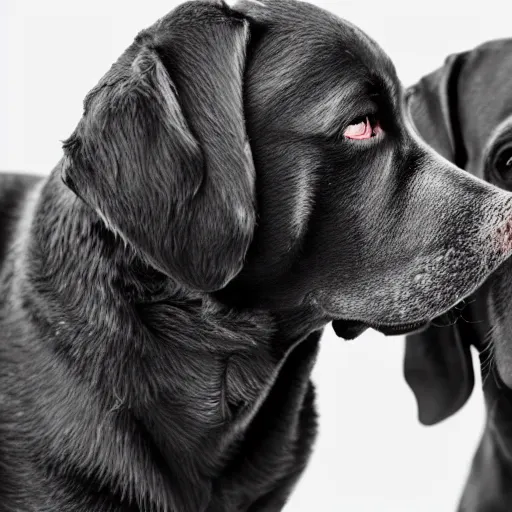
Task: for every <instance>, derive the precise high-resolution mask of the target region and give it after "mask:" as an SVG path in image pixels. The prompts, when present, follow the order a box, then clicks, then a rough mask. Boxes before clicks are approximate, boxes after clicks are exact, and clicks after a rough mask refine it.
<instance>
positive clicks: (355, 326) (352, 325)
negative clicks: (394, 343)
mask: <svg viewBox="0 0 512 512" xmlns="http://www.w3.org/2000/svg"><path fill="white" fill-rule="evenodd" d="M428 324H429V322H414V323H409V324H401V325H378V324H367V323H364V322H354V321H345V320H333V322H332V326H333V329H334V332H335V333H336V334H337V335H338V336H339V337H340V338H344V339H346V340H352V339H354V338H357V337H358V336H359V335H360V334H362V333H363V332H364V331H365V329H367V328H368V327H371V328H372V329H375V330H376V331H379V332H381V333H382V334H385V335H386V336H399V335H401V334H409V333H412V332H415V331H419V330H422V329H424V328H425V327H427V325H428Z"/></svg>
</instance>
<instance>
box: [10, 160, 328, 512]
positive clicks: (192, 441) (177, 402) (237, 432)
mask: <svg viewBox="0 0 512 512" xmlns="http://www.w3.org/2000/svg"><path fill="white" fill-rule="evenodd" d="M31 230H32V232H31V235H32V236H31V237H30V245H27V246H26V247H25V248H24V251H25V253H24V254H23V255H22V256H23V258H25V263H26V268H27V269H28V270H27V272H26V275H25V276H24V281H23V286H22V287H21V288H20V290H19V293H20V294H21V295H22V297H21V300H22V302H24V303H25V305H26V306H27V305H28V307H27V310H30V314H31V315H32V317H33V318H37V324H38V326H41V329H42V330H43V339H42V340H37V343H40V342H42V347H40V348H38V349H37V351H38V352H45V353H46V352H47V351H50V353H52V354H53V355H54V356H56V357H55V359H56V362H55V364H54V365H53V367H52V368H49V369H48V370H47V371H49V372H52V371H56V372H57V371H58V372H61V374H62V372H64V373H65V374H67V375H68V377H70V378H72V379H73V380H76V381H78V383H79V385H80V388H81V389H83V390H85V394H84V396H83V397H80V396H79V397H76V400H75V401H74V402H73V405H72V407H73V408H74V409H75V411H74V415H75V417H80V418H81V424H80V434H78V432H77V433H76V438H78V439H81V440H83V442H84V445H83V446H78V447H77V446H76V445H72V444H71V443H69V446H68V445H67V444H66V443H67V441H66V440H64V441H62V442H61V444H60V445H59V450H60V451H61V452H62V453H60V454H59V457H64V458H65V459H66V460H67V461H68V464H71V465H72V466H73V467H77V468H78V469H80V467H81V465H83V464H84V462H83V461H84V460H86V458H87V464H89V465H91V467H94V468H95V471H96V472H97V473H98V474H102V475H108V478H109V479H110V480H112V482H113V483H112V485H114V486H118V487H119V486H128V488H127V489H126V488H123V493H125V494H126V493H128V494H127V495H132V494H133V493H135V494H134V495H136V496H137V501H140V500H144V499H150V500H152V501H153V500H157V501H158V500H159V501H162V500H163V502H168V503H171V502H173V503H176V504H177V505H176V509H177V510H184V511H185V510H200V509H201V508H200V504H201V506H202V504H203V503H204V501H205V500H208V499H210V498H209V497H208V496H210V494H211V485H212V482H213V480H214V479H215V476H216V475H217V474H218V473H219V471H220V468H221V467H222V465H223V464H225V462H226V458H229V454H231V453H232V450H233V447H234V446H236V445H237V443H239V442H240V440H241V439H243V437H244V432H245V430H246V429H247V427H248V425H249V424H250V423H251V421H252V419H253V418H254V415H255V414H257V412H258V410H259V408H260V406H261V404H262V403H263V401H264V400H265V398H266V397H267V396H268V393H269V392H270V390H271V389H272V386H273V384H274V383H275V381H276V379H277V378H278V375H279V372H280V369H281V368H282V366H283V364H284V363H285V361H286V358H287V355H288V354H289V353H290V350H291V349H292V348H293V347H295V346H297V345H298V343H299V342H300V341H301V340H302V339H304V338H306V337H307V335H309V334H310V333H311V332H312V329H310V330H309V331H305V332H302V333H299V332H293V329H290V332H286V331H285V330H284V327H285V326H287V328H291V327H292V326H293V324H294V319H296V318H297V316H298V313H297V312H294V313H289V314H288V313H286V314H271V313H270V312H264V311H259V312H257V311H250V312H243V311H234V310H233V309H227V308H225V307H223V305H222V304H219V303H217V302H216V301H214V300H212V299H211V298H210V297H209V296H206V295H205V296H201V295H199V294H192V293H188V292H186V291H185V290H183V288H181V287H180V286H178V285H177V284H176V283H174V282H172V280H170V279H169V278H168V277H166V276H163V275H162V274H160V273H158V272H156V271H155V270H153V269H151V268H150V267H148V266H147V265H145V264H144V263H143V262H142V260H141V259H139V258H138V257H137V256H136V254H134V252H133V251H132V250H131V248H130V247H129V246H126V245H125V244H124V243H123V241H122V240H120V239H119V238H117V237H116V236H115V235H114V234H112V233H111V232H110V231H108V230H107V229H106V227H105V226H104V224H103V222H102V221H101V219H100V218H99V216H98V215H97V214H96V213H95V212H93V211H92V210H91V209H90V208H89V207H88V206H87V205H85V204H84V203H83V202H82V201H81V200H80V199H78V198H77V197H76V196H75V195H74V194H73V193H72V192H71V191H69V190H68V189H67V188H66V187H65V186H64V184H63V183H62V182H61V180H60V178H59V176H58V169H56V170H55V171H54V172H53V174H52V176H51V177H50V178H49V180H48V181H47V182H46V183H45V184H44V187H43V188H42V190H41V193H40V197H39V201H38V204H37V206H36V210H35V214H34V217H33V221H32V227H31ZM299 324H300V322H297V325H299ZM301 325H303V324H301ZM313 341H314V343H313V345H311V349H309V348H308V350H307V356H304V358H305V360H304V363H303V364H302V363H301V366H304V368H302V369H301V370H300V371H301V372H302V375H301V379H300V381H301V382H303V383H306V382H307V381H308V378H309V372H310V371H311V364H312V363H311V361H312V360H314V354H315V353H316V348H315V347H316V342H317V341H318V335H315V339H314V340H313ZM288 371H290V370H288ZM304 372H305V373H304ZM47 379H48V382H55V383H57V382H58V381H59V379H58V378H57V377H55V378H52V376H51V375H49V376H48V377H47ZM297 389H302V391H300V393H299V395H297V396H299V397H300V396H303V394H304V393H305V388H304V385H303V384H302V385H301V387H300V388H297V386H296V385H295V390H297ZM59 393H60V391H59V390H57V389H56V390H55V407H56V408H58V407H59V397H58V396H59ZM296 394H297V391H296V392H295V395H296ZM279 396H281V395H279ZM93 397H96V398H93ZM281 400H282V401H283V402H284V401H286V400H287V396H286V393H285V394H283V396H282V397H281V398H279V401H281ZM68 406H69V404H68ZM40 413H41V414H42V415H43V416H44V415H45V414H47V413H46V412H45V411H42V412H40ZM54 414H59V411H58V410H56V411H54ZM98 417H100V418H101V422H102V424H104V425H108V427H106V428H104V429H103V432H104V434H103V437H102V438H101V439H99V438H97V436H96V429H97V422H98ZM42 421H43V420H42ZM119 425H122V428H120V427H119ZM61 428H62V429H68V430H69V429H71V430H73V429H75V428H77V426H76V425H75V424H73V423H71V424H69V425H68V424H65V425H61ZM290 428H296V427H295V424H294V423H291V424H290ZM127 430H128V431H129V432H130V435H128V436H127V435H126V431H127ZM72 438H73V436H69V439H72ZM47 441H48V444H51V440H47ZM63 453H64V455H63ZM105 453H107V454H108V456H105ZM89 458H90V459H91V460H89ZM121 459H122V460H128V461H130V464H134V465H138V466H139V467H138V469H136V470H135V471H134V472H133V473H134V474H137V473H138V474H147V475H148V478H147V480H146V481H145V482H143V483H140V482H139V483H138V484H137V485H138V487H137V486H136V485H135V483H134V482H127V479H126V474H125V473H126V471H130V470H129V469H128V468H127V467H125V465H124V464H125V462H122V461H121ZM169 475H172V477H173V478H176V480H177V481H176V483H175V485H173V486H172V490H169V489H170V487H169ZM136 487H137V488H136ZM190 488H195V489H196V495H195V497H191V496H189V495H188V496H182V497H181V498H180V491H178V490H177V489H190ZM164 490H167V491H168V492H169V495H162V494H161V493H162V492H164ZM167 491H165V492H167ZM155 493H156V494H158V493H160V494H159V495H158V496H156V494H155ZM164 494H165V493H164ZM191 506H192V508H190V507H191ZM194 507H195V508H194Z"/></svg>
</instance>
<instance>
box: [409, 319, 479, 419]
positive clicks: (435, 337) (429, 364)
mask: <svg viewBox="0 0 512 512" xmlns="http://www.w3.org/2000/svg"><path fill="white" fill-rule="evenodd" d="M450 313H451V312H449V313H447V314H445V315H443V316H441V317H439V318H437V319H435V320H434V321H433V322H432V324H431V325H430V327H428V328H427V329H426V330H424V331H423V332H419V333H415V334H411V335H409V336H406V341H405V359H404V375H405V380H406V381H407V384H408V385H409V387H410V388H411V389H412V391H413V392H414V396H415V397H416V402H417V404H418V415H419V420H420V422H421V423H423V425H434V424H436V423H439V422H440V421H442V420H444V419H446V418H448V417H449V416H451V415H452V414H454V413H455V412H457V411H458V410H459V409H460V408H461V407H462V406H463V405H464V404H465V403H466V401H467V400H468V398H469V397H470V396H471V392H472V391H473V386H474V384H475V376H474V372H473V363H472V359H471V350H470V347H471V344H472V343H473V337H474V334H473V332H472V327H471V324H470V323H468V322H466V321H465V320H464V319H463V318H460V319H459V320H458V321H457V322H454V321H453V318H452V319H451V320H450V317H453V314H450Z"/></svg>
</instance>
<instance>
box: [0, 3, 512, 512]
mask: <svg viewBox="0 0 512 512" xmlns="http://www.w3.org/2000/svg"><path fill="white" fill-rule="evenodd" d="M0 191H1V192H0V197H1V200H0V211H1V215H2V222H1V238H0V240H1V244H0V247H1V251H2V265H1V279H0V339H1V343H0V361H1V363H0V372H1V373H0V391H1V400H0V507H1V509H2V510H3V511H24V512H27V511H31V512H33V511H38V512H50V511H52V512H53V511H59V512H61V511H76V512H78V511H80V512H83V511H93V510H94V511H96V512H106V511H111V512H114V511H155V512H163V511H166V512H170V511H174V512H199V511H203V512H204V511H208V512H220V511H231V512H234V511H247V512H256V511H266V512H269V511H278V510H281V509H282V507H283V506H284V503H285V502H286V499H287V497H288V495H289V493H290V491H291V489H292V488H293V486H294V485H295V483H296V482H297V479H298V478H299V476H300V474H301V472H302V471H303V469H304V467H305V465H306V462H307V459H308V456H309V454H310V451H311V449H312V443H313V440H314V437H315V432H316V417H315V410H314V403H313V402H314V391H313V387H312V385H311V382H310V380H309V377H310V372H311V368H312V366H313V364H314V361H315V356H316V352H317V347H318V342H319V338H320V334H321V331H322V329H323V327H324V326H325V325H326V324H327V323H329V322H331V321H334V327H335V329H336V331H337V333H338V334H339V335H340V336H343V337H347V338H348V337H354V336H356V335H357V334H358V333H360V332H361V331H362V330H363V329H364V328H366V327H368V326H371V327H375V328H378V329H380V330H381V331H383V332H386V333H396V332H404V331H409V330H412V329H415V328H417V327H419V326H422V325H424V324H425V323H426V322H428V321H429V320H431V319H432V318H434V317H436V316H438V315H439V314H441V313H442V312H444V311H446V310H448V309H450V308H452V307H453V306H454V305H455V304H456V303H458V302H459V301H460V300H461V299H462V298H463V297H464V296H467V295H468V294H470V293H472V292H473V291H474V290H475V289H476V287H478V286H479V285H481V284H482V282H483V281H484V280H485V278H486V277H487V276H488V275H489V273H491V272H492V271H493V270H495V269H496V268H497V266H498V265H500V264H501V263H502V262H503V261H504V260H505V259H506V258H507V256H508V255H510V253H511V251H512V242H511V241H512V236H510V233H509V231H510V226H512V195H511V194H509V193H507V192H504V191H502V190H499V189H498V188H496V187H493V186H492V185H490V184H487V183H485V182H483V181H481V180H478V179H476V178H473V177H470V176H469V175H467V174H466V173H464V172H463V171H461V170H458V169H457V168H456V167H455V166H454V165H453V164H450V163H449V162H447V161H446V160H444V159H442V158H440V157H439V156H438V155H437V154H436V153H435V152H434V151H433V150H432V149H429V148H428V147H427V146H426V145H425V144H424V143H422V142H420V140H419V138H418V137H417V136H416V135H415V134H414V133H413V132H412V131H411V129H410V128H409V127H408V124H407V121H406V118H405V114H404V109H403V94H402V89H401V86H400V83H399V81H398V79H397V77H396V74H395V71H394V68H393V66H392V64H391V62H390V60H389V59H388V57H387V56H386V55H385V54H384V53H383V52H382V50H381V49H380V48H379V47H378V46H377V44H376V43H375V42H373V41H372V40H371V39H370V38H369V37H367V36H366V35H365V34H364V33H363V32H361V31H360V30H358V29H357V28H356V27H354V26H352V25H351V24H349V23H347V22H345V21H342V20H340V19H338V18H336V17H334V16H332V15H331V14H329V13H327V12H325V11H322V10H320V9H318V8H316V7H314V6H311V5H308V4H306V3H299V2H294V1H292V0H282V1H269V2H264V3H261V2H242V3H241V4H238V5H237V6H235V7H233V8H230V7H228V6H227V5H225V4H223V3H221V2H205V1H197V2H189V3H186V4H183V5H181V6H180V7H178V8H176V9H175V10H174V11H172V12H171V13H170V14H168V15H167V16H165V17H163V18H162V19H160V20H159V21H158V22H157V23H155V24H154V25H153V26H151V27H150V28H148V29H147V30H143V31H142V32H141V33H140V34H139V35H138V36H137V37H136V38H135V41H134V42H133V44H132V45H131V46H130V47H129V48H128V49H127V50H126V51H125V53H123V55H122V56H121V57H120V58H119V60H118V61H117V62H116V63H115V64H114V65H113V66H112V67H111V69H110V70H109V71H108V72H107V73H106V74H105V76H104V77H103V78H102V79H101V80H100V82H99V83H98V85H97V86H96V87H95V88H94V89H93V90H92V91H91V92H90V93H89V94H88V96H87V97H86V99H85V103H84V114H83V117H82V119H81V120H80V122H79V123H78V126H77V128H76V130H75V131H74V133H73V134H72V135H71V136H70V138H69V139H68V140H67V141H66V142H65V143H64V155H63V158H62V160H61V161H60V162H59V163H58V164H57V166H56V167H55V169H54V170H53V171H52V173H51V174H50V176H49V177H48V178H47V179H44V180H40V179H38V178H34V177H30V176H15V175H7V174H6V175H3V176H2V178H1V181H0Z"/></svg>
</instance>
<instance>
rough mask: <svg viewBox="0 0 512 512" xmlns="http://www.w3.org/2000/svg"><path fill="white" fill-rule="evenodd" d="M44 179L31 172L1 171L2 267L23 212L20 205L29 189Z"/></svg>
mask: <svg viewBox="0 0 512 512" xmlns="http://www.w3.org/2000/svg"><path fill="white" fill-rule="evenodd" d="M42 179H43V178H42V177H41V176H34V175H31V174H17V173H13V172H0V268H1V262H3V259H4V256H5V253H6V250H7V246H8V242H9V239H10V237H11V235H12V232H13V229H14V227H15V225H16V223H17V220H18V219H19V218H20V215H21V212H22V208H21V207H20V205H21V204H22V203H23V199H24V198H25V197H26V194H27V193H28V191H29V190H30V189H32V187H33V186H34V185H36V184H37V183H38V182H40V181H41V180H42Z"/></svg>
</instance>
